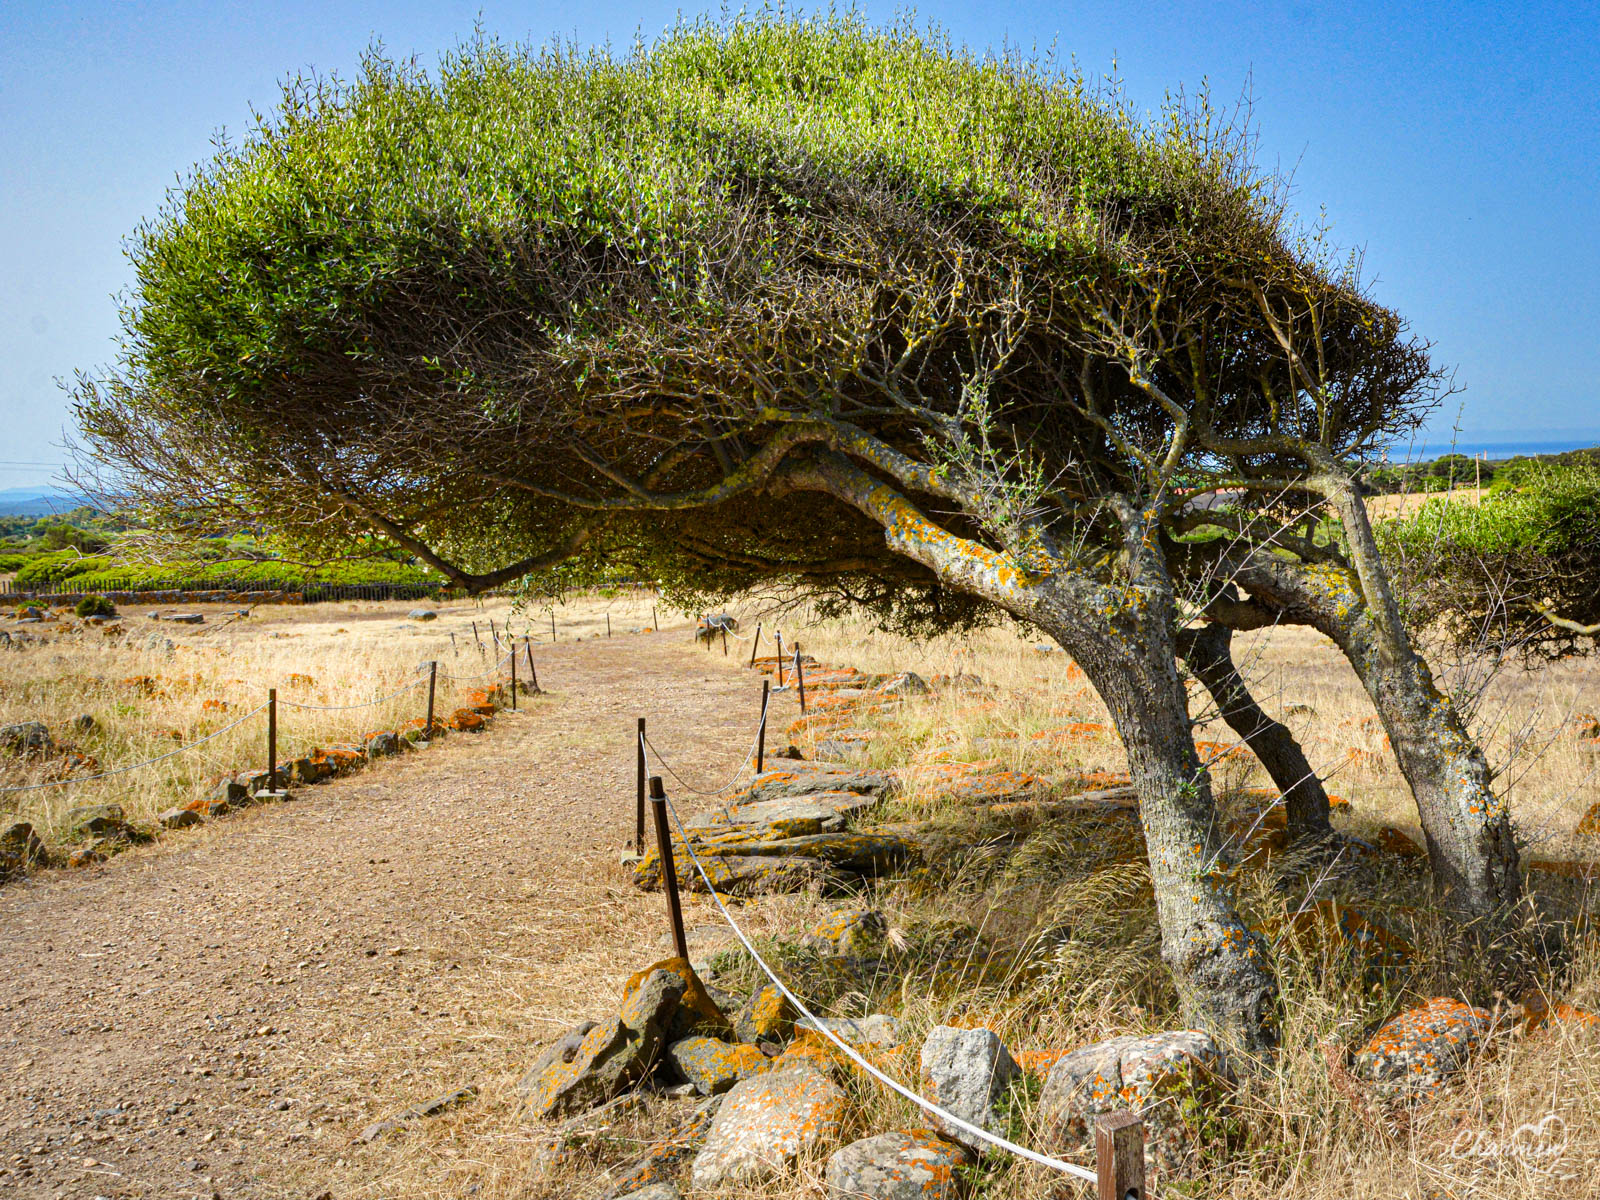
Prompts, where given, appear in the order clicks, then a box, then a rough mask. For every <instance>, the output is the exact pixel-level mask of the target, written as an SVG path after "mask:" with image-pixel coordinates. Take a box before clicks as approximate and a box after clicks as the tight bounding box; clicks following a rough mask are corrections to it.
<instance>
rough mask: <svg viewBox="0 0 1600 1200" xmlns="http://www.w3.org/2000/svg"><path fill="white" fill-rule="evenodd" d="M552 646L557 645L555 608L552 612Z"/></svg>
mask: <svg viewBox="0 0 1600 1200" xmlns="http://www.w3.org/2000/svg"><path fill="white" fill-rule="evenodd" d="M550 644H551V645H552V646H554V645H555V644H556V610H555V609H553V608H552V609H551V610H550Z"/></svg>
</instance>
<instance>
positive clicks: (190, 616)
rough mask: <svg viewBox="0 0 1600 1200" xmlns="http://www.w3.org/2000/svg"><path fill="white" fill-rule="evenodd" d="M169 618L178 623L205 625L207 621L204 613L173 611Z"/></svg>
mask: <svg viewBox="0 0 1600 1200" xmlns="http://www.w3.org/2000/svg"><path fill="white" fill-rule="evenodd" d="M167 620H169V621H172V622H174V623H176V624H178V625H204V624H205V623H206V618H205V614H203V613H173V614H172V615H171V616H169V617H167Z"/></svg>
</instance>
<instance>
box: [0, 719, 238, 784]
mask: <svg viewBox="0 0 1600 1200" xmlns="http://www.w3.org/2000/svg"><path fill="white" fill-rule="evenodd" d="M266 707H267V706H266V705H265V704H263V705H262V706H261V707H260V708H253V709H251V710H250V711H249V712H247V713H245V714H244V716H242V717H240V718H239V719H238V720H237V721H235V722H233V724H231V725H224V726H223V727H222V728H221V729H218V730H216V731H214V732H212V733H208V734H206V736H205V737H203V738H197V739H195V740H194V741H192V742H185V743H184V744H183V745H181V746H179V747H178V748H177V749H176V750H169V751H167V752H166V753H165V754H158V755H156V756H155V757H154V758H147V759H145V760H144V761H143V762H136V763H129V764H128V765H127V766H125V767H117V768H116V769H114V770H111V771H102V772H101V773H100V774H98V775H68V776H67V777H66V778H65V779H53V780H51V781H50V782H49V783H30V784H28V785H26V786H24V787H9V788H0V796H9V795H10V794H12V793H13V792H37V791H39V790H41V789H42V788H53V787H66V786H67V784H69V783H93V782H94V781H95V780H97V779H110V778H111V777H112V776H113V775H126V774H127V773H128V772H129V771H137V770H138V769H139V768H140V767H148V766H150V765H152V764H153V763H158V762H161V761H163V760H165V759H168V758H172V757H173V756H174V755H178V754H182V753H183V752H184V751H185V750H193V749H194V748H195V747H196V746H203V745H205V743H207V742H209V741H210V740H211V739H212V738H218V737H221V736H222V735H223V734H225V733H227V732H228V730H230V729H236V728H238V727H239V726H240V725H243V724H244V723H245V722H246V721H248V720H249V719H250V718H251V717H253V716H255V715H256V714H257V713H259V712H262V711H264V710H265V709H266Z"/></svg>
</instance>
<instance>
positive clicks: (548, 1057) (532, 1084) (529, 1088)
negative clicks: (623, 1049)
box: [517, 1021, 597, 1101]
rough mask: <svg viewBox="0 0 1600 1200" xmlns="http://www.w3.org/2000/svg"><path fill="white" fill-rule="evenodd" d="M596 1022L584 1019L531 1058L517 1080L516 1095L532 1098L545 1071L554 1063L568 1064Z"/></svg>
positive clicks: (525, 1098) (536, 1092) (524, 1098)
mask: <svg viewBox="0 0 1600 1200" xmlns="http://www.w3.org/2000/svg"><path fill="white" fill-rule="evenodd" d="M596 1024H597V1022H595V1021H584V1022H583V1023H582V1024H580V1025H577V1026H575V1027H574V1028H572V1029H569V1030H567V1032H566V1033H564V1034H562V1035H561V1036H560V1037H558V1038H557V1039H556V1040H555V1041H553V1042H551V1043H550V1045H548V1046H546V1047H545V1048H544V1051H543V1052H542V1053H541V1054H540V1055H539V1057H538V1058H536V1059H534V1060H533V1065H532V1066H531V1067H529V1068H528V1069H527V1071H526V1072H525V1073H524V1074H523V1076H522V1078H521V1079H520V1080H518V1081H517V1095H519V1096H521V1097H522V1099H523V1100H524V1101H527V1100H531V1099H533V1097H534V1096H535V1095H537V1094H538V1091H539V1088H540V1086H541V1085H540V1080H541V1079H542V1078H543V1077H544V1073H545V1071H546V1070H547V1069H549V1068H550V1067H551V1066H552V1065H553V1064H555V1063H561V1064H563V1065H565V1064H570V1063H571V1062H572V1060H573V1059H574V1058H576V1057H577V1056H578V1051H580V1050H581V1049H583V1039H584V1037H585V1036H586V1035H587V1034H588V1032H589V1031H590V1030H591V1029H593V1028H594V1027H595V1025H596Z"/></svg>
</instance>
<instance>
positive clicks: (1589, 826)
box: [1577, 804, 1600, 837]
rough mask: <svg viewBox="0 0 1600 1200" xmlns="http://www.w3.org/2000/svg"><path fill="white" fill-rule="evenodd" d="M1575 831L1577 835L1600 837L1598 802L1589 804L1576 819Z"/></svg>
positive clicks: (1599, 805) (1599, 809)
mask: <svg viewBox="0 0 1600 1200" xmlns="http://www.w3.org/2000/svg"><path fill="white" fill-rule="evenodd" d="M1577 833H1578V836H1579V837H1600V804H1591V805H1590V806H1589V811H1588V812H1586V813H1584V814H1583V816H1582V817H1580V818H1579V819H1578V829H1577Z"/></svg>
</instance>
